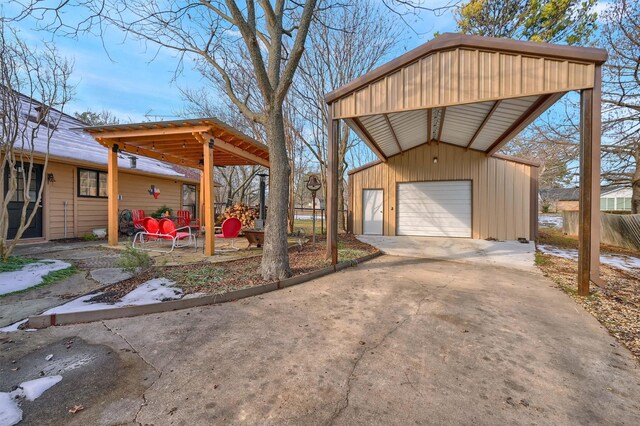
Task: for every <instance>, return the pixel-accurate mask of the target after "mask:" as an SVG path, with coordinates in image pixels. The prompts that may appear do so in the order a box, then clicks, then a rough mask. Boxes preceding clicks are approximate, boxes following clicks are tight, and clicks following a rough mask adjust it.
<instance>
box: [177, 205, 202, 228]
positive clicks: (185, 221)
mask: <svg viewBox="0 0 640 426" xmlns="http://www.w3.org/2000/svg"><path fill="white" fill-rule="evenodd" d="M176 216H177V218H178V219H177V222H178V226H179V227H184V226H188V227H189V228H191V229H192V230H195V231H200V219H192V218H191V211H190V210H178V211H176Z"/></svg>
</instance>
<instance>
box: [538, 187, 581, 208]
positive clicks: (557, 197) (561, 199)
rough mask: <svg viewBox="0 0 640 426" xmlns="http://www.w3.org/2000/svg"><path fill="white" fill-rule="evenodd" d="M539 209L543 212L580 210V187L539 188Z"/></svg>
mask: <svg viewBox="0 0 640 426" xmlns="http://www.w3.org/2000/svg"><path fill="white" fill-rule="evenodd" d="M539 198H540V203H539V204H540V209H541V211H543V212H545V213H559V212H564V211H578V210H580V188H545V189H541V190H540V197H539Z"/></svg>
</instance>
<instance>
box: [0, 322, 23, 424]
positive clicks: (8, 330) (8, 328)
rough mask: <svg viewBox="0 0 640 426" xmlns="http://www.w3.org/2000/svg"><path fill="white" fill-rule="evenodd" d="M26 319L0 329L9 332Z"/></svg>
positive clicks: (16, 328) (16, 329)
mask: <svg viewBox="0 0 640 426" xmlns="http://www.w3.org/2000/svg"><path fill="white" fill-rule="evenodd" d="M27 321H29V320H28V319H23V320H22V321H18V322H14V323H13V324H11V325H8V326H6V327H3V328H0V331H2V332H5V333H11V332H13V331H18V327H20V326H21V325H22V324H24V323H25V322H27ZM0 424H2V423H0Z"/></svg>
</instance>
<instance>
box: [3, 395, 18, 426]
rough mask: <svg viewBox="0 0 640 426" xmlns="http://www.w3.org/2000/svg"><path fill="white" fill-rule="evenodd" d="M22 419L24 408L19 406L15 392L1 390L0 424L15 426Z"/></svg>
mask: <svg viewBox="0 0 640 426" xmlns="http://www.w3.org/2000/svg"><path fill="white" fill-rule="evenodd" d="M20 421H22V410H21V409H20V407H18V403H17V401H16V398H15V396H14V395H13V392H11V393H6V392H0V425H7V426H13V425H15V424H17V423H20Z"/></svg>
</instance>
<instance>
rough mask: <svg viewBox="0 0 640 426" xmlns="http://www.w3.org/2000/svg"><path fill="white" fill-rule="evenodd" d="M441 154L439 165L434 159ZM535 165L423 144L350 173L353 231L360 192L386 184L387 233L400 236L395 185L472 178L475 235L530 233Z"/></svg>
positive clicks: (505, 237)
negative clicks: (397, 228) (398, 232)
mask: <svg viewBox="0 0 640 426" xmlns="http://www.w3.org/2000/svg"><path fill="white" fill-rule="evenodd" d="M433 157H438V164H433ZM533 173H537V170H536V168H535V167H534V166H530V165H526V164H520V163H516V162H513V161H508V160H503V159H499V158H493V157H487V156H486V155H485V154H484V153H481V152H477V151H465V149H464V148H459V147H456V146H452V145H447V144H431V145H422V146H419V147H417V148H413V149H411V150H409V151H406V152H405V153H404V154H400V155H396V156H393V157H391V158H389V160H388V161H387V163H380V164H377V165H375V166H372V167H369V168H365V169H362V170H360V171H357V172H355V173H353V174H351V175H350V180H349V183H350V185H351V188H350V189H351V200H350V201H351V202H350V207H349V210H350V212H349V213H350V215H351V217H352V218H353V232H354V233H355V234H362V191H363V190H364V189H369V188H382V189H384V197H385V198H384V226H383V231H384V234H385V235H396V209H397V201H396V191H397V184H398V183H401V182H414V181H436V180H469V179H470V180H471V181H472V236H473V238H476V239H485V238H497V239H499V240H515V239H517V238H520V237H524V238H527V239H530V238H531V235H530V234H531V229H530V218H531V216H530V215H531V210H530V203H531V196H530V195H531V194H530V192H531V185H530V179H531V177H532V174H533Z"/></svg>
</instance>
